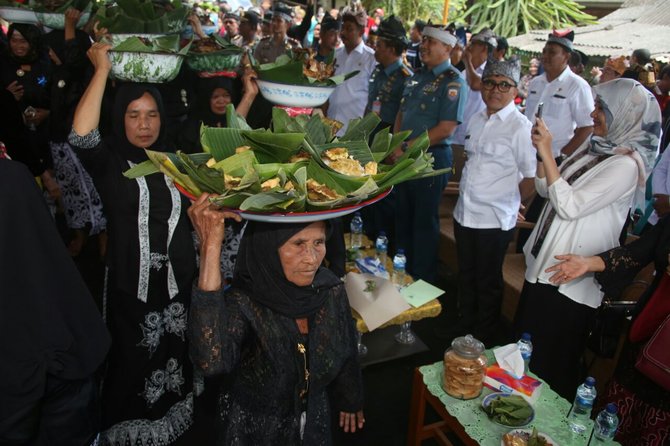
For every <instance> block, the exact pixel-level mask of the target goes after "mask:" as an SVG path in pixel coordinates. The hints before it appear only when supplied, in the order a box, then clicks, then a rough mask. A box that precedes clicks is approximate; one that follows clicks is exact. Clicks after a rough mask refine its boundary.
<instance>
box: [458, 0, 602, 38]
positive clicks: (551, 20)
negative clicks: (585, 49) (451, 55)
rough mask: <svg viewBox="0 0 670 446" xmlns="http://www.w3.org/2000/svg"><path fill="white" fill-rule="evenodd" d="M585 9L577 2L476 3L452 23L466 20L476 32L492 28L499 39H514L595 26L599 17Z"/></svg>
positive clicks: (486, 0) (516, 0)
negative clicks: (536, 32) (535, 31)
mask: <svg viewBox="0 0 670 446" xmlns="http://www.w3.org/2000/svg"><path fill="white" fill-rule="evenodd" d="M583 9H584V7H583V6H581V5H579V4H578V3H577V2H576V1H574V0H495V1H493V2H492V1H490V0H475V1H474V2H473V3H472V6H470V7H469V8H467V9H466V10H464V11H463V12H462V14H458V15H457V16H455V17H453V20H452V18H451V17H450V21H467V22H469V23H471V24H472V28H473V32H478V31H479V30H481V29H482V28H485V27H489V28H491V29H492V30H493V32H495V33H496V34H497V35H499V36H505V37H512V36H516V35H518V34H524V33H527V32H529V31H531V30H533V29H552V28H565V27H569V26H574V25H591V24H594V23H596V17H594V16H592V15H590V14H586V13H585V12H583V11H582V10H583Z"/></svg>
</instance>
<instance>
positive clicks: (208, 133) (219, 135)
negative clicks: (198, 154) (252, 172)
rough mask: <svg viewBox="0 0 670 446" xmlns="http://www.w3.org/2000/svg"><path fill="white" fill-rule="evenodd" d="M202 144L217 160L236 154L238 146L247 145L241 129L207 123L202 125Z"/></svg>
mask: <svg viewBox="0 0 670 446" xmlns="http://www.w3.org/2000/svg"><path fill="white" fill-rule="evenodd" d="M200 144H201V145H202V149H203V150H204V151H205V152H207V153H210V154H211V155H212V157H213V158H214V159H215V160H217V161H221V160H223V159H225V158H228V157H229V156H233V155H235V149H236V148H238V147H240V146H244V145H247V144H246V142H245V141H244V138H242V131H241V130H240V129H236V128H230V127H207V126H206V125H201V126H200Z"/></svg>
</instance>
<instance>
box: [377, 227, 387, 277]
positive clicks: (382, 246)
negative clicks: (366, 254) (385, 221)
mask: <svg viewBox="0 0 670 446" xmlns="http://www.w3.org/2000/svg"><path fill="white" fill-rule="evenodd" d="M388 249H389V239H388V238H387V237H386V232H384V231H380V232H379V237H377V240H376V241H375V250H376V251H377V258H378V259H379V262H380V263H381V264H382V266H383V267H384V268H386V257H387V252H388Z"/></svg>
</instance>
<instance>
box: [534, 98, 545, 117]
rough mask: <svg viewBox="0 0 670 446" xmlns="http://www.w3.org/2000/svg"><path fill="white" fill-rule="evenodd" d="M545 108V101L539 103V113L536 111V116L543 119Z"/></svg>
mask: <svg viewBox="0 0 670 446" xmlns="http://www.w3.org/2000/svg"><path fill="white" fill-rule="evenodd" d="M543 108H544V102H540V103H539V104H537V113H535V117H536V118H540V119H542V109H543Z"/></svg>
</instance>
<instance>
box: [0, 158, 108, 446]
mask: <svg viewBox="0 0 670 446" xmlns="http://www.w3.org/2000/svg"><path fill="white" fill-rule="evenodd" d="M0 214H2V218H0V284H2V291H1V292H0V308H1V309H2V310H1V311H0V444H3V445H6V444H21V445H25V444H30V445H55V446H71V445H88V444H90V443H91V440H92V439H93V438H94V437H95V435H96V434H97V432H98V430H99V422H100V420H99V419H98V415H99V412H98V406H97V389H96V385H95V382H94V379H93V374H94V373H95V371H96V370H97V369H98V367H99V366H100V364H101V363H102V361H103V360H104V358H105V355H106V353H107V349H108V348H109V343H110V341H109V334H108V333H107V330H106V329H105V325H104V323H103V321H102V318H101V316H100V312H99V311H98V309H97V308H96V306H95V303H94V301H93V298H92V296H91V294H90V292H89V291H88V289H87V288H86V285H85V283H84V281H83V280H82V278H81V276H80V275H79V272H78V271H77V268H76V266H75V265H74V263H73V262H72V260H71V259H70V257H69V256H68V254H67V252H66V250H65V246H64V245H63V242H62V240H61V238H60V235H59V233H58V231H57V229H56V227H55V225H54V223H53V219H52V218H51V215H50V213H49V210H48V208H47V206H46V204H45V203H44V199H43V198H42V193H41V191H40V190H39V188H38V187H37V184H36V183H35V180H34V178H33V177H32V175H31V174H30V172H29V171H28V169H27V168H26V167H25V166H23V165H22V164H20V163H18V162H16V161H10V160H3V159H0Z"/></svg>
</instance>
